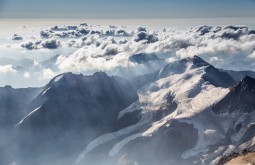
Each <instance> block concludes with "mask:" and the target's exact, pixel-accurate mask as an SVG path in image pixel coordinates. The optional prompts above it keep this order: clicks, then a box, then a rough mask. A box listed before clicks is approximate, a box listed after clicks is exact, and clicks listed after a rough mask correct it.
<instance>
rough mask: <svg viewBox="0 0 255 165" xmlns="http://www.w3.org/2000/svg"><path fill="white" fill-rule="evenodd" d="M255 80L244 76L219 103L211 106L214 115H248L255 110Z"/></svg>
mask: <svg viewBox="0 0 255 165" xmlns="http://www.w3.org/2000/svg"><path fill="white" fill-rule="evenodd" d="M254 99H255V80H254V79H253V78H251V77H248V76H246V77H245V78H244V79H243V80H242V81H240V82H239V83H238V84H237V85H236V86H234V87H232V88H231V92H230V93H228V94H227V95H226V96H225V97H224V98H223V99H222V100H221V101H219V102H218V103H217V104H216V105H214V106H213V111H214V112H215V113H233V112H243V113H249V112H253V111H254V110H255V102H254Z"/></svg>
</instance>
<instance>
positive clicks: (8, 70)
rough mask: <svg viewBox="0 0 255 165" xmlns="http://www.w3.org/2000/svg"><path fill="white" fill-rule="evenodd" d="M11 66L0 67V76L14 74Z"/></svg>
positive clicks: (14, 71)
mask: <svg viewBox="0 0 255 165" xmlns="http://www.w3.org/2000/svg"><path fill="white" fill-rule="evenodd" d="M16 72H17V71H16V70H15V69H14V68H13V66H12V65H0V74H6V73H16Z"/></svg>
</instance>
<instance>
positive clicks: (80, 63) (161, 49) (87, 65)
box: [0, 23, 255, 87]
mask: <svg viewBox="0 0 255 165" xmlns="http://www.w3.org/2000/svg"><path fill="white" fill-rule="evenodd" d="M127 29H128V28H127V27H124V26H113V25H109V26H100V25H88V24H86V23H82V24H80V25H67V26H53V27H48V28H44V29H40V30H39V31H37V34H36V35H32V36H22V35H21V34H17V33H16V32H14V35H13V36H10V38H9V39H10V40H12V41H10V43H1V44H0V50H8V53H9V54H8V56H7V57H6V56H5V57H2V56H0V76H1V77H2V78H1V80H0V86H4V85H13V86H15V87H25V86H42V85H44V84H45V83H47V82H48V81H49V79H51V78H52V77H54V76H56V75H57V74H60V73H63V72H75V73H83V74H91V73H93V72H96V71H104V72H107V73H108V74H110V75H119V76H124V77H132V76H136V75H142V74H145V73H150V72H154V71H156V70H158V69H160V68H161V67H163V66H164V65H165V64H167V63H169V62H172V61H175V60H179V59H182V58H186V57H192V56H195V55H198V56H200V57H202V58H203V59H204V60H206V61H207V62H209V63H211V64H212V65H214V66H216V67H219V68H223V69H228V70H253V71H255V67H254V65H255V30H254V29H250V28H248V27H246V26H232V25H229V26H206V25H204V26H199V27H193V28H189V29H186V30H178V29H162V30H157V31H153V30H148V29H147V28H146V27H142V26H139V27H137V28H135V29H133V30H127ZM2 52H4V51H2ZM10 52H15V53H13V54H11V53H10ZM38 52H39V53H38ZM14 54H15V55H14ZM17 54H18V55H17ZM26 54H28V55H29V56H27V55H26ZM32 54H33V55H32ZM38 54H40V56H41V57H42V58H40V60H38V59H37V58H36V57H35V56H37V55H38ZM136 54H140V56H143V57H142V59H146V57H147V56H150V55H151V54H153V55H156V56H157V57H158V59H157V60H147V61H146V60H144V61H142V62H141V60H140V61H139V62H138V61H137V62H136V61H135V60H132V61H131V60H130V57H131V56H134V55H136ZM17 56H19V58H16V57H17ZM14 57H15V58H14ZM139 58H141V57H139ZM7 79H8V80H7ZM16 79H18V80H19V81H17V80H16ZM21 82H22V83H21Z"/></svg>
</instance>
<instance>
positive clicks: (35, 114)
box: [0, 54, 255, 165]
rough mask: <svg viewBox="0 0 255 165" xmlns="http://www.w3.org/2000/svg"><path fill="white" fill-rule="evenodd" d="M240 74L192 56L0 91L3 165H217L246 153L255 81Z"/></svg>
mask: <svg viewBox="0 0 255 165" xmlns="http://www.w3.org/2000/svg"><path fill="white" fill-rule="evenodd" d="M146 56H147V55H146V54H144V55H140V54H139V55H138V56H137V58H134V59H136V60H139V61H144V60H146V59H149V60H150V59H151V58H152V56H153V58H154V55H148V58H147V57H146ZM135 57H136V56H135ZM134 59H133V60H134ZM141 59H142V60H141ZM144 62H145V61H144ZM246 73H249V75H253V74H254V73H253V72H252V71H249V72H238V71H230V70H228V71H225V70H222V69H218V68H216V67H214V66H213V65H211V64H210V63H208V62H205V61H204V60H203V59H202V58H200V57H198V56H195V57H188V58H184V59H181V60H178V61H173V62H170V63H168V64H166V65H165V66H164V67H162V68H161V69H159V70H158V71H155V72H151V73H149V74H144V75H140V76H135V77H132V78H125V75H123V78H122V77H120V76H109V75H107V74H106V73H104V72H96V73H94V74H92V75H90V76H87V75H82V74H73V73H71V72H68V73H63V74H60V75H58V76H56V77H54V78H52V79H51V80H50V81H49V82H48V84H46V85H45V86H43V87H40V88H17V89H15V88H12V87H11V86H6V87H2V88H0V100H1V101H0V105H1V106H0V114H1V120H0V121H1V126H0V131H1V136H0V142H1V143H0V144H1V145H0V151H1V153H3V154H1V156H0V159H1V162H2V163H3V164H6V165H9V164H12V163H15V164H18V165H33V164H38V165H44V164H49V165H58V164H59V165H60V164H62V165H63V164H64V165H70V164H78V165H82V164H95V165H100V164H106V165H107V164H109V165H112V164H116V165H117V164H119V165H129V164H139V165H154V164H162V165H168V164H183V165H188V164H203V163H204V164H217V163H218V161H219V160H220V158H221V157H222V156H224V155H226V156H227V155H228V154H231V153H234V152H241V151H243V150H244V149H248V150H249V151H253V150H252V148H253V147H254V145H253V144H254V143H253V141H254V138H253V137H254V136H255V131H254V124H253V123H254V120H255V118H254V115H255V113H254V109H255V107H254V106H255V105H254V104H253V98H254V90H255V89H254V87H255V80H254V79H253V78H251V77H249V76H245V75H246ZM236 75H238V76H236ZM237 78H240V79H239V80H238V79H237Z"/></svg>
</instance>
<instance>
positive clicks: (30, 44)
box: [20, 39, 61, 50]
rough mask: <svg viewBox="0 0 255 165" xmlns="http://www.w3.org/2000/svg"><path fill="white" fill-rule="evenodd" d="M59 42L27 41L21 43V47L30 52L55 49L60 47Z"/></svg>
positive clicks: (48, 40)
mask: <svg viewBox="0 0 255 165" xmlns="http://www.w3.org/2000/svg"><path fill="white" fill-rule="evenodd" d="M60 45H61V44H60V41H57V40H55V39H47V40H38V41H27V42H23V43H21V45H20V46H21V47H23V48H26V49H29V50H32V49H43V48H45V49H57V48H58V47H59V46H60Z"/></svg>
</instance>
